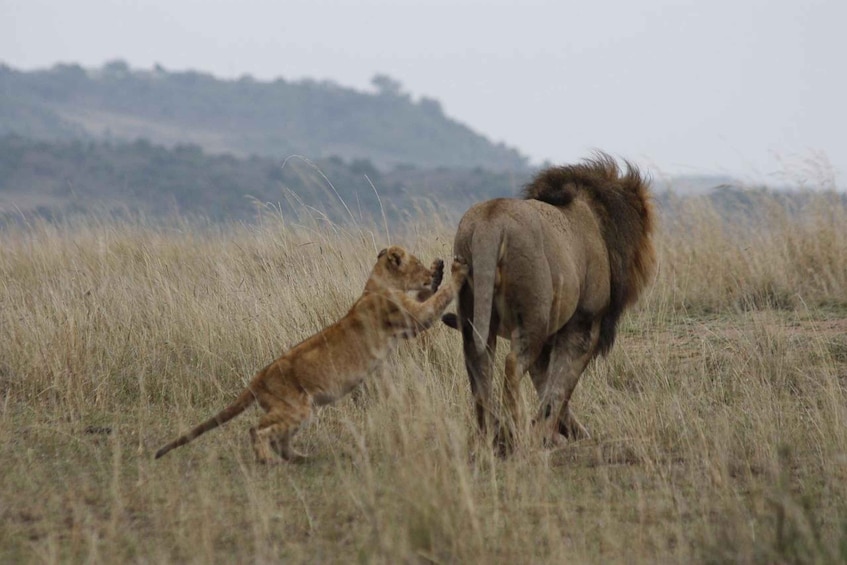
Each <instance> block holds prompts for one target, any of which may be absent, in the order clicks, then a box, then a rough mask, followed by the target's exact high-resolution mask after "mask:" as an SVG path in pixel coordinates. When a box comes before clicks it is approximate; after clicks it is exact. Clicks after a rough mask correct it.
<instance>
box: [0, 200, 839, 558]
mask: <svg viewBox="0 0 847 565" xmlns="http://www.w3.org/2000/svg"><path fill="white" fill-rule="evenodd" d="M845 225H847V208H845V206H844V204H843V201H841V200H838V199H837V198H834V197H832V196H830V195H826V194H821V195H814V196H813V197H810V198H809V199H807V200H806V201H805V204H804V206H803V207H802V208H801V209H794V210H792V209H788V208H786V207H785V206H783V205H781V204H778V203H777V202H775V201H774V200H771V199H768V198H762V199H760V200H759V201H758V202H756V205H755V207H754V208H753V213H752V215H750V216H747V219H746V220H745V221H744V222H738V221H734V222H729V221H726V220H725V219H724V218H722V217H721V216H720V215H719V214H717V213H716V212H715V210H714V209H713V208H711V207H709V205H708V204H707V203H706V201H704V200H696V199H686V200H684V201H680V202H676V203H675V204H674V205H673V206H672V209H668V210H666V211H665V213H664V215H663V218H662V222H661V231H660V235H659V237H658V242H657V243H658V251H659V261H660V266H659V273H658V276H657V279H656V281H655V283H654V285H653V286H652V288H651V289H650V290H649V292H648V293H647V295H646V297H645V298H644V299H643V300H642V301H641V302H640V303H639V305H638V306H637V307H636V308H635V309H634V310H632V311H631V312H630V313H629V314H628V315H627V316H626V317H625V318H624V322H623V326H622V328H621V332H620V334H619V338H618V342H617V344H616V346H615V348H614V349H613V351H612V353H611V354H610V356H609V357H607V358H605V359H600V360H598V361H596V362H594V363H593V364H592V366H591V367H590V368H589V370H588V371H587V372H586V374H585V375H584V376H583V379H582V381H581V384H580V386H579V387H578V388H577V392H576V395H575V398H574V403H575V404H574V406H575V410H577V411H578V413H579V414H580V416H581V419H582V421H583V422H584V423H585V424H586V425H587V426H588V427H589V429H590V430H591V432H592V434H593V437H592V439H590V440H585V441H581V442H577V443H571V444H570V445H568V446H567V447H566V448H564V449H561V450H557V451H544V450H541V449H533V448H526V449H523V450H522V451H520V452H519V453H517V454H516V455H515V456H514V457H512V458H510V459H507V460H501V459H497V458H495V457H494V456H493V455H492V454H491V452H490V450H488V449H486V448H484V447H482V446H481V445H479V443H478V442H477V440H476V439H475V436H474V434H473V430H474V425H473V422H472V419H471V401H470V394H469V387H468V383H467V377H466V376H465V372H464V368H463V362H462V357H461V345H460V340H459V339H458V336H457V334H455V333H453V332H452V330H449V329H448V328H446V327H437V328H434V329H432V330H431V331H430V332H428V333H427V334H425V335H424V336H423V337H422V338H420V339H418V340H415V341H412V342H409V343H406V344H404V345H403V346H402V347H401V348H400V350H399V351H398V353H397V355H395V356H394V357H393V358H392V360H391V361H390V362H389V364H388V366H387V367H386V369H385V371H383V372H382V373H381V374H379V375H375V376H374V377H373V379H372V380H370V381H369V382H368V384H367V385H366V386H365V387H364V388H363V389H362V390H361V391H360V392H359V393H358V394H355V395H351V397H350V398H348V399H347V400H344V401H342V402H340V403H338V404H337V405H333V406H330V407H327V408H325V409H324V410H323V411H322V412H321V413H320V414H319V415H318V417H317V418H316V419H315V420H314V421H313V423H312V424H311V425H310V426H309V427H308V428H307V429H306V430H305V431H304V432H303V433H302V434H300V435H298V438H297V440H298V447H299V448H300V449H301V450H304V451H307V452H308V453H309V454H310V455H311V460H310V461H309V462H307V463H305V464H302V465H280V466H272V467H264V466H260V465H257V464H256V463H255V462H254V461H253V454H252V451H251V449H250V446H249V441H248V434H247V428H248V427H249V426H250V425H252V422H253V421H254V420H255V415H256V413H255V412H254V411H252V410H251V411H249V412H248V413H247V414H245V415H243V416H241V417H240V418H238V419H236V420H234V421H233V422H231V423H230V424H228V425H227V426H225V427H223V428H221V429H218V430H215V431H214V432H212V433H210V434H208V435H206V436H204V437H202V438H201V439H199V440H197V441H196V442H194V443H192V444H191V445H190V446H187V447H185V448H182V449H180V450H178V451H176V452H174V453H173V454H170V455H169V456H168V457H167V458H164V459H162V460H159V461H154V460H153V457H152V455H153V453H154V451H155V449H156V448H158V447H159V446H161V445H162V444H163V443H164V442H165V441H167V440H169V439H171V438H172V437H174V436H175V435H176V434H177V433H178V432H181V431H184V430H186V429H187V428H188V427H189V426H191V425H193V424H196V423H198V422H200V421H201V420H203V419H205V418H206V417H208V416H209V415H211V414H212V413H214V412H215V411H216V410H218V409H219V408H221V407H223V406H224V405H226V404H227V403H228V402H229V401H230V400H231V399H232V398H234V396H235V395H236V394H237V392H238V391H239V390H241V388H242V387H243V386H244V385H245V384H246V382H247V381H248V379H249V378H250V377H251V376H252V375H253V374H254V372H255V371H256V370H257V369H259V368H260V367H262V366H263V365H264V364H266V363H267V362H268V361H269V360H271V359H273V358H274V357H276V356H277V355H279V354H280V353H281V352H282V351H284V350H285V349H287V348H288V347H290V346H291V345H293V344H295V343H297V342H298V341H300V340H301V339H302V338H304V337H306V336H308V335H309V334H311V333H313V332H315V331H317V330H319V329H321V328H322V327H324V326H325V325H327V324H328V323H330V322H331V321H333V320H335V319H337V318H338V317H339V316H340V315H341V314H343V312H345V311H346V309H347V308H348V307H349V305H350V304H351V303H352V301H353V300H354V299H355V298H356V297H357V296H358V295H359V293H360V292H361V289H362V285H363V284H364V282H365V280H366V277H367V274H368V271H369V269H370V267H371V266H372V263H373V261H374V260H375V258H376V253H377V251H378V250H379V249H380V248H381V247H384V246H385V245H386V244H387V243H388V239H389V238H388V237H387V236H386V234H385V232H384V230H381V229H380V228H373V229H370V228H365V227H356V228H346V227H343V226H338V225H333V224H327V223H321V222H320V221H317V220H315V221H313V220H309V219H308V218H305V217H304V218H300V219H298V220H296V221H293V220H288V219H283V218H279V217H274V216H273V215H269V216H267V217H265V218H264V219H263V221H262V222H261V223H260V224H259V225H255V226H244V225H230V226H225V227H216V226H213V225H202V224H198V223H197V222H192V223H188V222H185V223H180V222H178V221H175V222H171V223H169V224H167V225H157V226H156V225H152V224H149V223H145V222H143V221H138V222H134V223H132V222H130V223H127V222H122V223H117V222H114V221H108V220H102V219H101V220H98V219H96V218H92V219H90V220H89V221H85V222H76V223H68V224H48V223H43V222H33V223H31V224H28V225H25V226H18V227H6V228H4V230H3V232H2V234H0V562H4V563H8V562H46V563H55V562H81V561H85V562H107V563H115V562H136V561H137V562H202V563H213V562H279V561H285V562H307V561H308V562H318V561H322V562H345V563H346V562H350V561H359V562H366V563H371V562H377V563H380V562H392V563H393V562H437V563H442V562H443V563H476V562H480V563H481V562H502V563H517V562H523V563H528V562H532V563H543V562H555V563H563V562H604V563H606V562H627V563H633V562H650V563H654V562H679V563H682V562H691V561H695V562H727V561H730V562H740V563H755V562H768V563H772V562H787V563H790V562H803V563H808V562H820V563H825V562H838V561H841V562H843V561H844V560H847V261H845V258H847V229H845V227H844V226H845ZM452 230H453V226H451V225H447V224H446V223H444V222H440V221H438V220H437V219H433V218H421V219H419V220H416V221H415V220H410V222H409V224H408V225H407V226H406V228H405V233H404V234H402V235H400V236H399V237H394V238H392V240H393V241H392V243H402V244H404V245H406V246H408V247H409V248H411V249H412V250H413V251H414V252H415V253H416V254H418V255H419V256H420V257H422V258H426V259H429V258H433V257H436V256H439V257H444V258H446V257H449V255H450V247H451V240H452ZM504 349H505V348H503V347H501V348H500V351H501V353H502V352H503V350H504ZM500 367H502V359H501V363H500ZM501 371H502V369H501ZM527 381H528V379H527ZM525 385H526V387H525V388H524V390H523V401H524V402H526V403H527V407H526V410H530V405H531V403H533V402H534V400H535V397H534V393H533V392H532V390H531V387H530V386H529V383H528V382H526V383H525Z"/></svg>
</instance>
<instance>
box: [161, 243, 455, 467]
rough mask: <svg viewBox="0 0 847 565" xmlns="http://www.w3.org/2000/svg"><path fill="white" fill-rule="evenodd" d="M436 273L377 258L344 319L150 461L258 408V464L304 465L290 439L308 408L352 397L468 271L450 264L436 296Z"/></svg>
mask: <svg viewBox="0 0 847 565" xmlns="http://www.w3.org/2000/svg"><path fill="white" fill-rule="evenodd" d="M442 270H443V263H442V262H441V261H436V262H435V263H433V266H432V267H431V268H427V267H425V266H424V265H423V264H422V263H421V261H420V260H419V259H418V258H417V257H415V256H414V255H412V254H411V253H408V252H406V250H404V249H403V248H402V247H399V246H392V247H389V248H388V249H384V250H382V251H381V252H380V253H379V256H378V258H377V262H376V265H375V266H374V268H373V270H372V271H371V274H370V277H369V278H368V281H367V284H366V285H365V290H364V292H363V294H362V296H361V297H360V298H359V299H358V300H357V301H356V302H355V303H354V304H353V306H352V308H350V311H349V312H347V314H346V315H345V316H344V317H343V318H341V319H340V320H339V321H337V322H336V323H334V324H332V325H331V326H329V327H327V328H326V329H324V330H323V331H321V332H319V333H317V334H315V335H313V336H312V337H310V338H308V339H306V340H305V341H303V342H301V343H300V344H298V345H296V346H294V347H293V348H292V349H291V350H289V351H288V352H287V353H285V354H284V355H282V357H280V358H279V359H277V360H276V361H274V362H273V363H271V364H270V365H268V366H267V367H265V368H264V369H262V370H261V371H259V373H258V374H257V375H256V376H255V377H254V378H253V380H252V381H251V382H250V384H249V385H248V386H247V388H246V389H245V390H244V391H243V392H242V393H241V394H240V395H239V396H238V398H236V400H235V401H234V402H233V403H232V404H231V405H230V406H228V407H227V408H225V409H223V410H222V411H221V412H219V413H218V414H216V415H215V416H213V417H212V418H210V419H208V420H206V421H205V422H203V423H202V424H200V425H199V426H197V427H196V428H194V429H193V430H191V431H190V432H188V433H186V434H184V435H182V436H180V437H179V438H177V439H176V440H174V441H172V442H171V443H169V444H167V445H166V446H164V447H163V448H161V449H160V450H159V451H158V452H156V458H157V459H158V458H159V457H161V456H163V455H164V454H166V453H167V452H169V451H170V450H172V449H174V448H176V447H179V446H181V445H185V444H186V443H188V442H190V441H191V440H193V439H195V438H196V437H198V436H200V435H201V434H203V433H205V432H207V431H209V430H211V429H214V428H216V427H218V426H220V425H221V424H223V423H225V422H227V421H229V420H231V419H232V418H234V417H236V416H238V415H239V414H241V412H243V411H244V410H245V409H246V408H247V407H248V406H250V405H251V404H253V402H258V403H259V406H261V407H262V409H264V411H265V414H264V415H263V416H262V417H261V419H260V420H259V423H258V425H257V426H255V427H253V428H251V429H250V437H251V439H252V442H253V450H254V451H255V453H256V458H257V459H258V460H259V461H260V462H262V463H270V462H272V461H274V460H277V459H276V458H275V456H274V455H273V453H272V452H273V451H275V452H276V453H277V454H278V455H279V456H280V457H282V458H283V459H285V460H288V461H298V460H300V459H302V458H303V456H302V455H301V454H300V453H298V452H297V451H295V450H294V449H293V447H292V446H291V439H292V437H293V435H294V434H295V433H296V432H297V430H298V428H299V427H300V426H301V425H302V424H303V423H304V422H305V421H306V420H307V419H308V418H309V417H310V416H311V415H312V411H313V408H314V407H315V406H321V405H324V404H329V403H331V402H334V401H335V400H338V399H339V398H341V397H342V396H344V395H345V394H347V393H348V392H350V391H351V390H352V389H353V388H355V387H356V386H357V385H358V384H360V383H361V382H362V380H364V378H365V377H366V376H367V375H368V374H369V373H371V372H372V371H374V370H375V369H376V368H377V367H378V366H379V365H380V364H381V362H382V361H383V360H384V359H385V357H386V356H387V355H388V353H389V352H390V351H391V349H392V348H393V346H394V344H395V343H396V342H397V340H398V339H400V338H410V337H414V336H416V335H418V334H419V333H420V332H422V331H424V330H425V329H427V328H428V327H430V326H431V325H432V324H433V323H434V322H435V321H436V320H438V318H439V316H441V314H442V312H444V309H445V308H446V307H447V306H448V305H449V304H450V302H451V301H452V300H453V298H454V296H455V292H456V290H455V289H457V288H458V287H459V286H461V284H462V283H463V282H464V280H465V277H466V275H467V272H468V267H467V265H466V264H464V263H463V262H461V261H460V260H454V261H453V265H452V269H451V275H452V276H451V280H450V281H449V283H448V284H444V285H442V286H441V288H439V289H438V290H435V287H437V286H438V283H439V282H440V280H441V274H442ZM434 290H435V292H433V291H434ZM410 293H414V294H415V296H410Z"/></svg>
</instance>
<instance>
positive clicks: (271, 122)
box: [0, 61, 527, 171]
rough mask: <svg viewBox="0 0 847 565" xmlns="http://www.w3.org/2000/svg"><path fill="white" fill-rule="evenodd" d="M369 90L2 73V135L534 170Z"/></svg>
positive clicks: (463, 130)
mask: <svg viewBox="0 0 847 565" xmlns="http://www.w3.org/2000/svg"><path fill="white" fill-rule="evenodd" d="M372 83H373V85H374V87H375V92H361V91H357V90H353V89H350V88H344V87H341V86H339V85H337V84H335V83H332V82H330V81H322V82H319V81H314V80H301V81H296V82H289V81H286V80H284V79H282V78H279V79H277V80H274V81H272V82H264V81H258V80H254V79H252V78H251V77H249V76H245V77H242V78H240V79H238V80H220V79H218V78H215V77H214V76H212V75H209V74H204V73H199V72H194V71H187V72H169V71H167V70H165V69H163V68H162V67H160V66H158V65H157V66H156V67H155V68H154V69H152V70H137V69H131V68H130V67H129V66H128V65H127V64H126V63H124V62H121V61H114V62H111V63H107V64H106V65H104V66H103V67H102V68H99V69H84V68H82V67H80V66H78V65H64V64H60V65H55V66H54V67H52V68H50V69H48V70H38V71H31V72H25V71H18V70H15V69H12V68H10V67H8V66H5V65H0V135H2V134H10V133H15V134H19V135H23V136H26V137H32V138H35V139H40V140H56V139H65V140H67V139H75V138H82V139H111V140H129V141H131V140H134V139H137V138H146V139H149V140H150V141H151V142H153V143H157V144H163V145H167V146H174V145H177V144H186V143H190V144H194V145H198V146H200V147H203V148H204V149H206V150H207V151H211V152H214V153H232V154H233V155H236V156H249V155H253V154H255V155H260V156H266V157H273V158H277V159H281V158H285V157H288V156H290V155H305V156H307V157H309V158H311V159H319V158H326V157H330V156H339V157H341V158H342V159H348V160H350V159H363V158H367V159H369V160H371V162H372V163H374V164H375V165H376V166H377V167H379V168H391V167H393V166H395V165H399V164H411V165H414V166H418V167H483V168H486V169H491V170H496V171H504V170H525V169H526V168H527V159H526V157H524V156H523V155H521V154H520V153H519V152H518V151H517V150H515V149H513V148H510V147H506V146H505V145H503V144H502V143H499V144H495V143H492V142H491V141H490V140H488V139H486V138H485V137H484V136H482V135H480V134H478V133H476V132H474V131H472V130H471V129H470V128H468V127H466V126H464V125H462V124H461V123H459V122H457V121H456V120H453V119H451V118H449V117H448V116H446V115H445V114H444V112H443V110H442V108H441V105H440V103H439V102H438V101H437V100H434V99H431V98H427V97H422V98H420V99H419V100H413V99H412V97H411V96H410V95H409V94H407V93H405V92H404V91H403V89H402V86H401V85H400V83H398V82H397V81H395V80H393V79H391V78H390V77H387V76H385V75H377V76H375V77H374V79H373V81H372Z"/></svg>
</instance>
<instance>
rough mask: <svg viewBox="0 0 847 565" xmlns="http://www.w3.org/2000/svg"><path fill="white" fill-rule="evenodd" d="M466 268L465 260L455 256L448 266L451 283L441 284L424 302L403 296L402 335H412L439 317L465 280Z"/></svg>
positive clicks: (427, 326) (424, 328)
mask: <svg viewBox="0 0 847 565" xmlns="http://www.w3.org/2000/svg"><path fill="white" fill-rule="evenodd" d="M468 270H469V267H468V264H467V262H466V261H465V260H464V259H462V258H460V257H455V258H454V259H453V264H452V266H451V267H450V278H451V281H450V283H451V284H448V285H444V286H442V287H441V288H439V289H438V291H437V292H436V293H435V294H434V295H432V296H431V297H430V298H429V299H427V300H425V301H424V302H416V301H415V300H412V299H410V298H408V297H404V298H403V304H402V305H403V309H404V310H405V314H406V315H405V318H406V320H405V321H406V327H404V328H402V332H401V333H402V335H403V337H414V336H416V335H418V334H419V333H421V332H422V331H424V330H426V329H427V328H429V327H430V326H431V325H432V324H433V323H435V321H436V320H438V319H439V317H440V316H441V314H442V313H443V312H444V310H446V309H447V306H449V305H450V302H452V300H453V298H455V296H456V291H457V289H458V288H459V287H461V286H462V283H464V282H465V279H466V278H467V276H468Z"/></svg>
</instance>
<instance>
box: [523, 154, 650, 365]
mask: <svg viewBox="0 0 847 565" xmlns="http://www.w3.org/2000/svg"><path fill="white" fill-rule="evenodd" d="M625 164H626V171H621V169H620V168H619V167H618V164H617V162H616V161H615V159H614V158H613V157H611V156H609V155H608V154H606V153H603V152H597V153H596V154H595V155H594V157H593V158H591V159H586V160H584V161H583V162H581V163H578V164H576V165H567V166H563V167H551V168H549V169H545V170H544V171H541V172H540V173H538V175H536V177H535V178H534V179H533V180H532V182H530V183H529V184H528V185H527V186H526V187H525V188H524V190H523V196H524V198H525V199H532V200H540V201H541V202H546V203H548V204H552V205H553V206H559V207H567V206H569V205H570V204H571V202H573V200H574V199H576V198H584V199H585V201H586V202H587V203H588V204H589V206H590V207H591V209H592V210H593V211H594V214H595V215H596V216H597V219H598V220H599V222H600V225H601V227H602V231H603V238H604V240H605V243H606V249H607V250H608V251H609V265H610V267H611V296H610V301H609V308H608V310H607V311H606V313H605V315H604V316H603V320H602V321H601V324H600V341H599V344H598V348H597V351H598V353H601V354H606V353H608V351H609V349H610V348H611V347H612V344H613V343H614V341H615V331H616V327H617V323H618V319H619V318H620V316H621V314H622V313H623V311H624V309H625V308H626V307H627V306H629V305H630V304H632V303H633V302H635V300H636V298H638V295H639V293H640V292H641V290H642V289H643V288H644V287H645V286H646V285H647V283H648V282H649V280H650V278H651V277H652V275H653V271H654V269H655V263H656V258H655V252H654V250H653V243H652V238H651V234H652V232H653V226H654V223H655V220H654V213H653V206H652V204H651V202H650V181H649V179H648V178H647V177H646V176H645V175H642V173H641V172H640V171H639V170H638V168H637V167H635V166H634V165H632V164H631V163H629V162H628V161H625Z"/></svg>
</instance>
